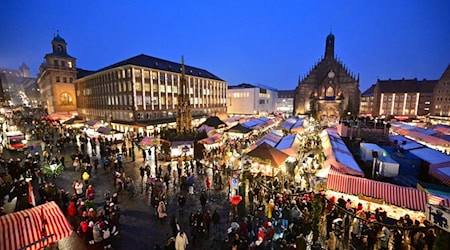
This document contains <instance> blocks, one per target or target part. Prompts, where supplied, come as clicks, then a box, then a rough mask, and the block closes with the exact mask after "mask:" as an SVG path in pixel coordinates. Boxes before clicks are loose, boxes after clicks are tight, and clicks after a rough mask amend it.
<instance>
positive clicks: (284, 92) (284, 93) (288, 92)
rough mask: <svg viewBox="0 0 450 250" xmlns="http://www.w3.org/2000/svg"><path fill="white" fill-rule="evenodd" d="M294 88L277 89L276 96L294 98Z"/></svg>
mask: <svg viewBox="0 0 450 250" xmlns="http://www.w3.org/2000/svg"><path fill="white" fill-rule="evenodd" d="M294 96H295V90H293V89H292V90H278V98H294Z"/></svg>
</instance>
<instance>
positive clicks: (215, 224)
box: [212, 210, 220, 233]
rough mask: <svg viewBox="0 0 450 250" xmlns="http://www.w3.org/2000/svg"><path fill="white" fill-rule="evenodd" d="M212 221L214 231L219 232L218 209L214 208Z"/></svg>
mask: <svg viewBox="0 0 450 250" xmlns="http://www.w3.org/2000/svg"><path fill="white" fill-rule="evenodd" d="M212 222H213V226H214V232H215V233H217V232H219V224H220V214H219V213H218V212H217V210H214V213H213V215H212Z"/></svg>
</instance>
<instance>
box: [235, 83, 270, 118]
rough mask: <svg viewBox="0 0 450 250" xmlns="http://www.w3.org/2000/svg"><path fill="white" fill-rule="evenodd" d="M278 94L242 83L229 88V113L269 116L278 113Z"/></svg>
mask: <svg viewBox="0 0 450 250" xmlns="http://www.w3.org/2000/svg"><path fill="white" fill-rule="evenodd" d="M277 100H278V92H277V91H276V90H271V89H268V88H263V87H259V86H256V85H252V84H248V83H242V84H239V85H236V86H228V90H227V113H228V114H236V115H267V114H269V113H274V112H276V111H277Z"/></svg>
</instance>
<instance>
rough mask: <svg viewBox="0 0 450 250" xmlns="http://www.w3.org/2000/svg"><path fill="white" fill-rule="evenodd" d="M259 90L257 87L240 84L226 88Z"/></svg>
mask: <svg viewBox="0 0 450 250" xmlns="http://www.w3.org/2000/svg"><path fill="white" fill-rule="evenodd" d="M254 88H259V87H258V86H255V85H252V84H250V83H241V84H238V85H234V86H228V89H254Z"/></svg>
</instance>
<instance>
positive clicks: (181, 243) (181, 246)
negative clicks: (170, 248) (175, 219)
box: [175, 232, 189, 250]
mask: <svg viewBox="0 0 450 250" xmlns="http://www.w3.org/2000/svg"><path fill="white" fill-rule="evenodd" d="M188 244H189V241H188V238H187V236H186V234H185V233H184V232H179V233H178V235H177V237H176V238H175V249H176V250H185V249H186V247H187V245H188Z"/></svg>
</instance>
